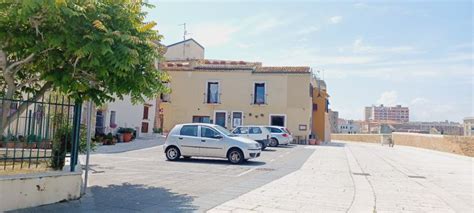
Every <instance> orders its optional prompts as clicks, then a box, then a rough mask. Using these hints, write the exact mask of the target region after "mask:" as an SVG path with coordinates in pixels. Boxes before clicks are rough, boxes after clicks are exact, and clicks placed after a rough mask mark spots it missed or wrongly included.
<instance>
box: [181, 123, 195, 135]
mask: <svg viewBox="0 0 474 213" xmlns="http://www.w3.org/2000/svg"><path fill="white" fill-rule="evenodd" d="M179 134H180V135H185V136H195V137H197V135H198V126H197V125H184V126H183V127H181V130H180V132H179Z"/></svg>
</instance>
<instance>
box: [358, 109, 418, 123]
mask: <svg viewBox="0 0 474 213" xmlns="http://www.w3.org/2000/svg"><path fill="white" fill-rule="evenodd" d="M365 120H366V121H375V122H386V121H395V122H399V123H406V122H408V121H409V120H410V111H409V109H408V107H403V106H401V105H396V106H394V107H390V106H384V105H379V106H375V105H374V106H370V107H365Z"/></svg>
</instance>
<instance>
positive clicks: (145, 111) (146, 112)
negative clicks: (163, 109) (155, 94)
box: [143, 106, 150, 120]
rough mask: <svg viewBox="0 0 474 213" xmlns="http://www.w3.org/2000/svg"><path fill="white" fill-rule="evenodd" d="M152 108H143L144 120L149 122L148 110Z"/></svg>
mask: <svg viewBox="0 0 474 213" xmlns="http://www.w3.org/2000/svg"><path fill="white" fill-rule="evenodd" d="M149 108H150V107H148V106H143V120H147V119H148V109H149Z"/></svg>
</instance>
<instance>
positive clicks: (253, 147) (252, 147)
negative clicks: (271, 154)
mask: <svg viewBox="0 0 474 213" xmlns="http://www.w3.org/2000/svg"><path fill="white" fill-rule="evenodd" d="M249 147H250V149H258V148H260V144H258V143H256V144H255V143H253V144H250V145H249Z"/></svg>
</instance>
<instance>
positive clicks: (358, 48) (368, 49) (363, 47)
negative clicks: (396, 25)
mask: <svg viewBox="0 0 474 213" xmlns="http://www.w3.org/2000/svg"><path fill="white" fill-rule="evenodd" d="M352 50H353V52H355V53H370V54H375V53H377V54H382V53H395V54H402V53H416V52H418V51H417V50H416V49H415V48H414V47H411V46H394V47H383V46H371V45H368V44H365V43H364V41H363V40H362V39H361V38H358V39H356V40H354V42H353V43H352Z"/></svg>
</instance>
